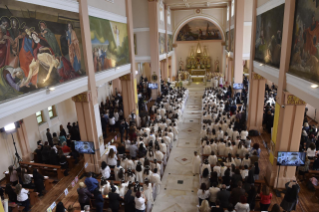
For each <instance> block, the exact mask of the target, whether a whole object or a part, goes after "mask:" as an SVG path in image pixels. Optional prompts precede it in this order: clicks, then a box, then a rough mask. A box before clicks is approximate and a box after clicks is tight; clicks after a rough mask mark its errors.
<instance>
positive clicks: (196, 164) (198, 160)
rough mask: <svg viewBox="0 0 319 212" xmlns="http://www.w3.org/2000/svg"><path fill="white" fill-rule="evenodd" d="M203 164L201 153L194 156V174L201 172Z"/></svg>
mask: <svg viewBox="0 0 319 212" xmlns="http://www.w3.org/2000/svg"><path fill="white" fill-rule="evenodd" d="M200 164H201V158H200V156H199V155H197V156H195V155H194V156H193V159H192V170H193V174H199V167H200Z"/></svg>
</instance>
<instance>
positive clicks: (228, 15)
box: [226, 7, 229, 21]
mask: <svg viewBox="0 0 319 212" xmlns="http://www.w3.org/2000/svg"><path fill="white" fill-rule="evenodd" d="M226 18H227V21H229V7H227V17H226Z"/></svg>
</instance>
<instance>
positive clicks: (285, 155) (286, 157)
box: [277, 152, 306, 166]
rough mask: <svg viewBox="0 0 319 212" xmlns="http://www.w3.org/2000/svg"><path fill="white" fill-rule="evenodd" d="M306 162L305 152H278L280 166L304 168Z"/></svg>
mask: <svg viewBox="0 0 319 212" xmlns="http://www.w3.org/2000/svg"><path fill="white" fill-rule="evenodd" d="M305 161H306V153H305V152H278V157H277V165H278V166H304V165H305Z"/></svg>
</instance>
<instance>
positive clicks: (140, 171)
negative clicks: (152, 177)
mask: <svg viewBox="0 0 319 212" xmlns="http://www.w3.org/2000/svg"><path fill="white" fill-rule="evenodd" d="M143 170H144V167H143V165H142V163H141V162H137V165H136V168H135V176H136V180H137V181H139V182H141V183H143V181H144V177H143Z"/></svg>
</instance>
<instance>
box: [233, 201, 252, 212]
mask: <svg viewBox="0 0 319 212" xmlns="http://www.w3.org/2000/svg"><path fill="white" fill-rule="evenodd" d="M235 210H236V211H237V212H249V211H250V208H249V204H248V203H246V204H242V203H240V202H238V203H237V204H236V205H235Z"/></svg>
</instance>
